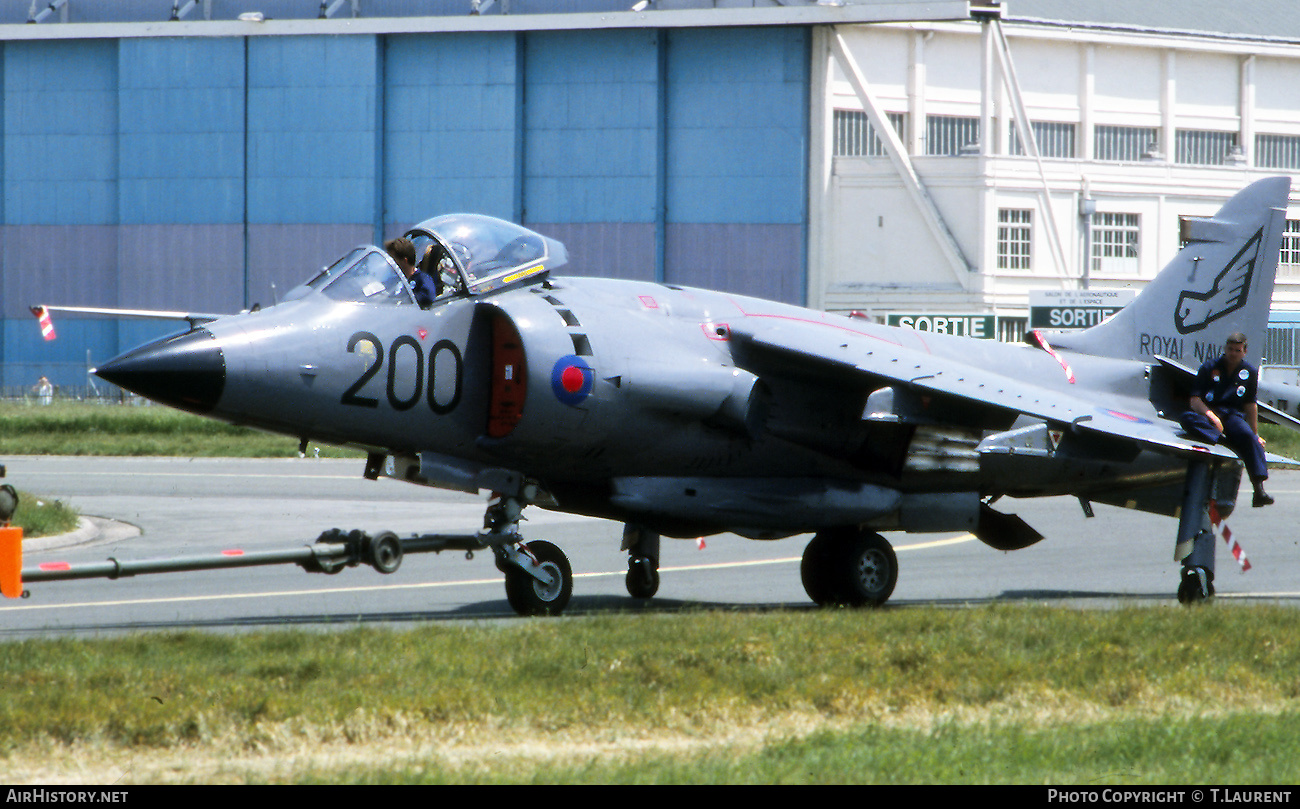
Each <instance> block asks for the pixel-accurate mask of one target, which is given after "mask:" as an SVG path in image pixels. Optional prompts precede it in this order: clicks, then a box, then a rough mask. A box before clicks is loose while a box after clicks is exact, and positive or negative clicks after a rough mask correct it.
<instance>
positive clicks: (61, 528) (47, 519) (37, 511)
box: [11, 490, 80, 537]
mask: <svg viewBox="0 0 1300 809" xmlns="http://www.w3.org/2000/svg"><path fill="white" fill-rule="evenodd" d="M79 516H80V512H78V511H77V509H75V508H73V507H72V506H69V505H68V504H67V503H64V502H63V501H62V500H52V499H49V498H42V497H39V496H37V495H34V494H32V493H30V492H24V491H22V490H19V491H18V511H17V512H15V513H14V516H13V520H12V521H11V522H12V523H13V525H15V526H17V527H18V528H21V529H23V536H24V537H44V536H53V535H55V534H63V533H67V532H68V531H72V530H74V529H75V528H76V527H77V518H78V517H79Z"/></svg>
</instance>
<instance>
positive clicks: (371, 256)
mask: <svg viewBox="0 0 1300 809" xmlns="http://www.w3.org/2000/svg"><path fill="white" fill-rule="evenodd" d="M358 252H360V253H362V255H361V256H360V257H359V258H357V259H356V260H355V261H354V263H353V264H352V266H350V267H348V268H347V269H346V270H343V271H342V272H341V273H336V272H335V271H334V268H333V267H331V268H330V269H329V270H326V272H325V275H326V276H327V277H328V276H330V275H337V277H336V278H334V279H333V280H331V281H329V284H328V286H326V287H325V289H324V292H325V295H326V296H328V297H330V298H333V299H334V300H336V301H362V302H365V303H387V304H405V303H414V302H415V300H414V299H413V298H412V297H411V293H410V291H409V290H407V288H406V283H405V282H404V281H402V276H401V274H400V273H399V272H398V270H397V266H396V265H394V264H393V262H392V260H391V259H389V258H388V257H387V256H385V255H384V254H383V253H381V252H380V251H378V250H375V249H373V248H364V249H360V250H354V251H353V252H352V253H349V254H348V258H352V257H353V256H355V255H356V253H358ZM340 263H341V262H340ZM335 266H337V265H335Z"/></svg>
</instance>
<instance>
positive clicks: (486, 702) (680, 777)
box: [0, 604, 1300, 784]
mask: <svg viewBox="0 0 1300 809" xmlns="http://www.w3.org/2000/svg"><path fill="white" fill-rule="evenodd" d="M1297 629H1300V619H1298V618H1297V613H1296V611H1295V610H1293V609H1287V608H1270V607H1262V606H1246V605H1235V604H1233V605H1229V604H1210V605H1205V606H1203V607H1200V608H1197V609H1185V608H1182V607H1177V606H1176V605H1175V606H1170V607H1159V608H1152V607H1139V608H1131V609H1120V610H1089V611H1074V610H1069V609H1061V608H1049V607H1037V606H1026V605H1021V606H993V607H982V608H975V609H958V610H951V609H940V608H906V609H903V608H899V609H884V610H877V611H845V610H807V611H802V610H800V611H780V612H769V613H754V612H744V611H736V612H725V611H709V612H700V613H695V614H690V613H688V614H685V615H644V614H642V615H607V616H599V617H575V618H566V619H557V620H511V621H505V622H501V623H491V624H462V623H456V622H451V623H439V624H435V625H429V626H425V627H422V628H418V629H414V630H410V631H396V630H374V629H356V630H349V631H342V632H329V633H319V634H318V633H310V632H274V633H257V634H246V635H212V634H199V633H186V634H166V635H159V634H147V635H138V636H133V637H126V638H120V639H106V640H53V641H47V640H34V641H22V642H10V643H7V644H5V646H4V650H5V654H4V655H3V656H0V693H2V694H4V695H5V698H4V700H2V701H0V722H2V723H3V725H4V727H5V728H6V729H7V733H6V734H5V735H4V736H3V738H0V771H5V772H6V773H7V774H8V775H9V776H10V778H8V779H6V780H8V781H10V782H12V781H15V780H19V781H24V780H36V779H38V778H40V777H47V778H48V777H54V778H55V779H56V780H57V778H58V776H59V775H60V774H61V773H62V774H70V773H74V772H79V773H81V774H82V775H83V776H86V775H94V776H95V777H96V778H104V779H110V780H113V779H120V781H119V782H120V783H139V782H152V781H195V782H255V783H266V782H270V783H282V782H303V781H319V782H330V783H343V782H348V783H351V782H359V783H396V782H403V783H405V782H426V783H1051V784H1170V783H1176V784H1198V783H1199V784H1204V783H1215V784H1240V783H1250V784H1262V783H1272V784H1292V783H1296V782H1297V779H1300V734H1296V733H1295V731H1294V728H1295V726H1296V721H1297V719H1300V647H1298V646H1297V644H1295V643H1294V638H1295V636H1296V632H1297ZM125 762H129V763H130V766H129V767H126V766H124V763H125ZM87 782H88V781H82V783H87ZM100 783H103V781H100Z"/></svg>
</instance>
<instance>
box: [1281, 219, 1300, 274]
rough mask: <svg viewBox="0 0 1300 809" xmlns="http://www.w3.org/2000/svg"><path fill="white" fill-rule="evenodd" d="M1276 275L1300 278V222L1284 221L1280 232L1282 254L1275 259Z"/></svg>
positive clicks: (1293, 220)
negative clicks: (1284, 224)
mask: <svg viewBox="0 0 1300 809" xmlns="http://www.w3.org/2000/svg"><path fill="white" fill-rule="evenodd" d="M1277 274H1278V275H1279V276H1282V277H1284V278H1300V220H1296V219H1288V220H1286V227H1285V228H1284V229H1283V230H1282V252H1281V253H1280V254H1279V255H1278V257H1277Z"/></svg>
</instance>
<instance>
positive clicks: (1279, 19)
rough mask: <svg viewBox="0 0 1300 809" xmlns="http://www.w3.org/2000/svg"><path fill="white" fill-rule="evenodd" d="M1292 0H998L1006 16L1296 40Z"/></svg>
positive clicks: (1299, 29)
mask: <svg viewBox="0 0 1300 809" xmlns="http://www.w3.org/2000/svg"><path fill="white" fill-rule="evenodd" d="M1295 10H1296V6H1295V0H1141V1H1140V2H1133V0H1088V1H1087V2H1080V0H1002V17H1003V19H1004V20H1007V21H1015V22H1033V23H1042V24H1046V25H1064V26H1071V27H1087V28H1103V29H1111V30H1120V31H1139V32H1146V33H1188V34H1198V35H1209V36H1224V37H1230V38H1234V39H1238V38H1240V39H1261V40H1271V41H1284V42H1292V41H1300V17H1298V16H1297V15H1296V13H1295Z"/></svg>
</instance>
